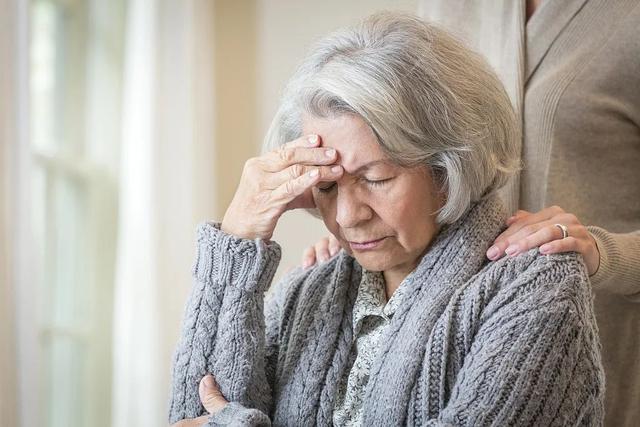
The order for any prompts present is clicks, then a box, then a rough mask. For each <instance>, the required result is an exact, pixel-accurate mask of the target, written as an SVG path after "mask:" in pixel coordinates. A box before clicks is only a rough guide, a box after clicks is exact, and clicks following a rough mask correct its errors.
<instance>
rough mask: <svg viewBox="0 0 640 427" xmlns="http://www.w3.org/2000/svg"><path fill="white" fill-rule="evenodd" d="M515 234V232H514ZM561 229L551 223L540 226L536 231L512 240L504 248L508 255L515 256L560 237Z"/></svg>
mask: <svg viewBox="0 0 640 427" xmlns="http://www.w3.org/2000/svg"><path fill="white" fill-rule="evenodd" d="M516 236H517V234H516ZM562 236H563V234H562V230H560V228H558V227H557V226H555V225H553V224H547V225H546V226H543V227H540V229H538V231H536V232H534V233H532V234H529V235H527V236H524V237H522V238H520V239H517V240H515V241H513V242H512V243H510V244H509V246H507V248H506V249H505V253H506V254H507V255H508V256H516V255H518V254H521V253H523V252H526V251H528V250H529V249H533V248H537V247H539V246H541V245H543V244H545V243H548V242H552V241H554V240H558V239H562Z"/></svg>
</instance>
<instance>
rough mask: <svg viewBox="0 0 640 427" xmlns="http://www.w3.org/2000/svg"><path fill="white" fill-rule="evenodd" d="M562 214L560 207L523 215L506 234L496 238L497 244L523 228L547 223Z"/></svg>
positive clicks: (503, 233)
mask: <svg viewBox="0 0 640 427" xmlns="http://www.w3.org/2000/svg"><path fill="white" fill-rule="evenodd" d="M562 213H564V211H563V210H562V208H559V207H558V206H551V207H549V208H545V209H543V210H541V211H539V212H536V213H530V214H528V215H526V214H523V215H521V216H519V217H518V219H516V220H515V221H514V222H513V224H511V225H510V226H509V228H507V229H506V230H505V231H504V232H502V234H500V235H499V236H498V237H497V238H496V242H498V241H502V240H505V239H506V238H508V237H509V236H511V235H513V234H515V233H517V232H518V231H520V230H521V229H522V228H524V227H526V226H528V225H531V224H535V223H538V222H543V221H547V220H549V219H551V218H553V217H554V216H556V215H560V214H562Z"/></svg>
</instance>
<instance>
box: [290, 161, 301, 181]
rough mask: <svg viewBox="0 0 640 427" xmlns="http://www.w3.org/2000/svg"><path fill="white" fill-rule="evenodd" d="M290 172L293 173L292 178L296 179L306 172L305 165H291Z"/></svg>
mask: <svg viewBox="0 0 640 427" xmlns="http://www.w3.org/2000/svg"><path fill="white" fill-rule="evenodd" d="M289 171H290V174H291V178H293V179H295V178H298V177H300V176H302V175H303V174H304V167H303V166H302V165H298V164H296V165H293V166H291V168H290V169H289Z"/></svg>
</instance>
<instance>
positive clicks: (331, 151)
mask: <svg viewBox="0 0 640 427" xmlns="http://www.w3.org/2000/svg"><path fill="white" fill-rule="evenodd" d="M324 154H325V156H327V157H333V156H335V155H336V150H334V149H333V148H332V149H330V150H327V151H325V152H324Z"/></svg>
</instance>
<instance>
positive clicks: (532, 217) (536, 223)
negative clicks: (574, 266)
mask: <svg viewBox="0 0 640 427" xmlns="http://www.w3.org/2000/svg"><path fill="white" fill-rule="evenodd" d="M555 224H561V225H564V226H565V227H567V231H568V237H566V238H563V232H562V229H561V228H560V227H558V226H556V225H555ZM507 226H508V227H509V228H507V229H506V230H505V231H504V232H503V233H502V234H500V235H499V236H498V237H497V238H496V240H495V242H493V246H491V247H490V248H489V250H488V251H487V258H489V259H491V260H496V259H498V258H501V257H502V256H503V255H504V254H506V255H508V256H516V255H518V254H520V253H522V252H526V251H528V250H529V249H532V248H535V247H538V246H539V247H540V253H542V254H545V255H546V254H555V253H559V252H579V253H580V254H582V257H583V258H584V262H585V264H586V265H587V270H588V272H589V275H590V276H592V275H593V274H595V272H596V271H598V267H599V266H600V252H599V251H598V245H597V244H596V241H595V239H594V238H593V236H592V235H591V233H590V232H589V230H587V228H586V227H585V226H584V225H582V223H581V222H580V221H579V220H578V218H576V216H575V215H573V214H570V213H567V212H565V211H564V210H563V209H562V208H560V207H558V206H552V207H550V208H546V209H543V210H541V211H540V212H536V213H531V212H527V211H522V210H520V211H518V212H516V214H515V215H514V216H512V217H511V218H509V219H508V220H507Z"/></svg>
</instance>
